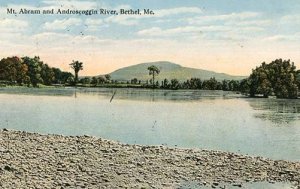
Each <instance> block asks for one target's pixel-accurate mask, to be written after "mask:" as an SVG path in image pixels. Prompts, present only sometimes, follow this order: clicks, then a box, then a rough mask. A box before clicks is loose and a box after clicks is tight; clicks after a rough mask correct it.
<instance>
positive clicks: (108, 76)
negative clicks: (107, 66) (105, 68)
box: [104, 74, 111, 83]
mask: <svg viewBox="0 0 300 189" xmlns="http://www.w3.org/2000/svg"><path fill="white" fill-rule="evenodd" d="M104 77H105V79H106V82H107V83H110V79H111V76H110V75H109V74H106V75H104Z"/></svg>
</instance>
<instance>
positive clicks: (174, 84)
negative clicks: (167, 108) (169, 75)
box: [170, 79, 180, 89]
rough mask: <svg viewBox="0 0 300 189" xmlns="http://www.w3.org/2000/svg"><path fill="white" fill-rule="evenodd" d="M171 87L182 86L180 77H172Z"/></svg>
mask: <svg viewBox="0 0 300 189" xmlns="http://www.w3.org/2000/svg"><path fill="white" fill-rule="evenodd" d="M170 87H171V89H179V88H180V83H179V81H178V79H171V86H170Z"/></svg>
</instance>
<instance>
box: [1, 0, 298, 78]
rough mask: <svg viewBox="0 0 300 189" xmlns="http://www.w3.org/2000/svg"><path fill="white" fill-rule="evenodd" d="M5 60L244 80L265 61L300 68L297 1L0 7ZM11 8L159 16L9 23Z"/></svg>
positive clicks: (154, 0) (49, 1)
mask: <svg viewBox="0 0 300 189" xmlns="http://www.w3.org/2000/svg"><path fill="white" fill-rule="evenodd" d="M0 6H1V8H0V16H1V18H0V32H1V37H0V42H1V44H2V45H1V47H0V55H1V57H5V56H12V55H18V56H24V55H30V56H33V55H39V56H41V58H42V59H43V60H45V62H47V63H48V64H50V65H53V66H57V67H61V68H63V69H65V70H67V69H68V67H67V65H68V63H69V62H71V61H72V60H73V59H78V60H81V61H83V62H84V63H85V65H86V66H85V70H84V74H88V75H94V74H99V73H108V72H110V71H113V70H115V69H117V68H120V67H124V66H128V65H132V64H137V63H141V62H147V61H156V60H169V61H173V62H176V63H179V64H181V65H183V66H189V67H196V68H203V69H209V70H215V71H218V72H225V73H230V74H234V75H245V74H249V73H250V72H251V68H253V67H255V66H257V65H259V64H260V63H261V62H263V61H267V62H268V61H271V60H274V59H276V58H289V59H291V60H292V61H294V62H295V64H296V65H297V66H298V68H300V13H299V10H300V2H299V1H298V0H285V1H283V0H282V1H280V0H261V1H259V0H247V1H240V0H187V1H178V0H177V1H176V0H164V1H162V0H151V1H150V0H127V1H126V0H114V1H92V0H90V1H79V0H77V1H71V0H65V1H57V0H41V1H32V0H31V1H20V0H18V1H16V0H10V1H8V0H7V1H6V0H1V3H0ZM7 8H14V9H16V10H17V11H18V10H19V9H20V8H27V9H40V10H43V9H52V8H54V9H56V10H57V9H58V8H62V9H67V8H70V9H77V10H88V9H99V8H105V9H113V10H119V9H120V8H125V9H130V8H131V9H153V10H154V11H155V13H156V14H155V15H154V16H145V15H140V16H126V15H118V16H111V15H106V16H105V15H93V16H85V15H81V16H79V15H47V16H46V15H8V14H7V13H6V12H7V11H6V9H7Z"/></svg>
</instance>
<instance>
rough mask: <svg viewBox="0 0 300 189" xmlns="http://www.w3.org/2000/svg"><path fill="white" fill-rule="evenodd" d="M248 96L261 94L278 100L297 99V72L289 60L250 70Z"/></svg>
mask: <svg viewBox="0 0 300 189" xmlns="http://www.w3.org/2000/svg"><path fill="white" fill-rule="evenodd" d="M249 87H250V90H249V91H250V96H255V94H262V95H263V96H264V97H268V96H269V95H275V96H276V97H278V98H297V96H298V86H297V71H296V67H295V66H294V63H293V62H290V60H282V59H276V60H274V61H272V62H271V63H269V64H266V63H262V64H261V66H259V67H257V68H256V69H254V70H252V73H251V75H250V77H249Z"/></svg>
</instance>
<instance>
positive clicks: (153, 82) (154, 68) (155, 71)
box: [148, 65, 160, 88]
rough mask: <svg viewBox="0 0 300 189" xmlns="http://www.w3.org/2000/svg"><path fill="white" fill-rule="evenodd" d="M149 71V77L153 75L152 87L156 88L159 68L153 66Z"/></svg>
mask: <svg viewBox="0 0 300 189" xmlns="http://www.w3.org/2000/svg"><path fill="white" fill-rule="evenodd" d="M148 70H149V75H152V87H153V88H154V87H155V76H156V75H158V74H159V73H160V70H159V69H158V67H156V66H154V65H152V66H149V67H148Z"/></svg>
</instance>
